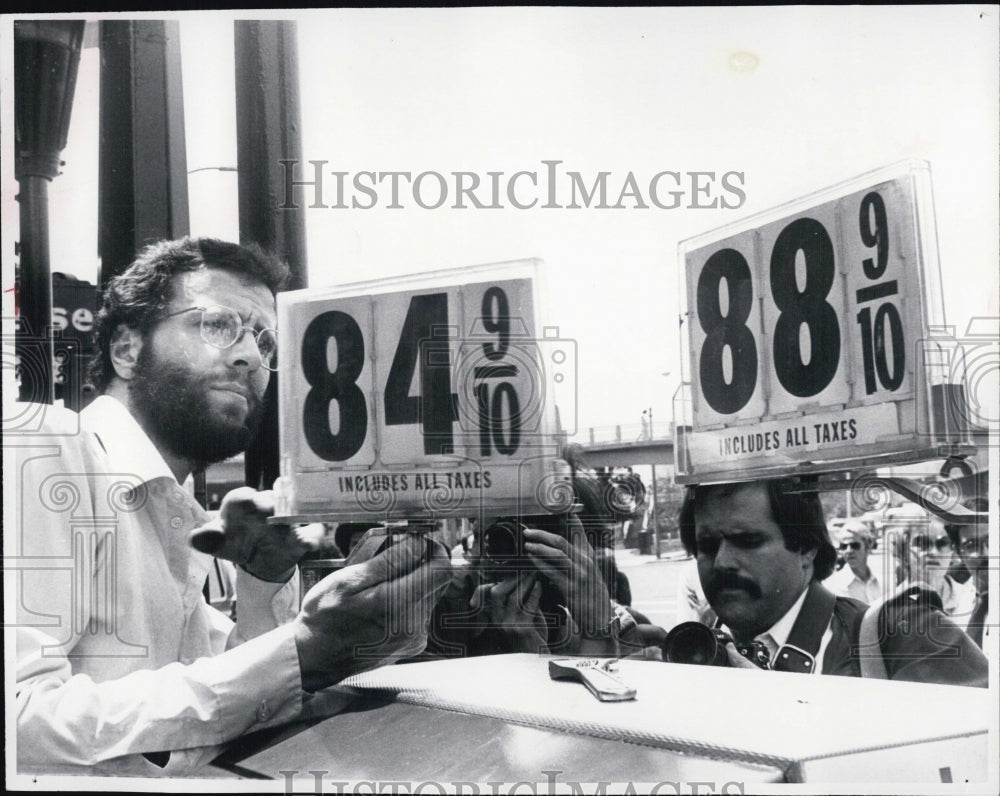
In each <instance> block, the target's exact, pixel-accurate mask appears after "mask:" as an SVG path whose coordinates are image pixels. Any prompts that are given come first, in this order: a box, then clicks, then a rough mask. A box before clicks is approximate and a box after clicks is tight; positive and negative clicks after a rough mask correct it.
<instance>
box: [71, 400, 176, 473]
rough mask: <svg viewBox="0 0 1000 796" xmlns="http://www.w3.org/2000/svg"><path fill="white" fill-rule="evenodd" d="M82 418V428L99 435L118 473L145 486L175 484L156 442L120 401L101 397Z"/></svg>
mask: <svg viewBox="0 0 1000 796" xmlns="http://www.w3.org/2000/svg"><path fill="white" fill-rule="evenodd" d="M80 416H81V418H82V422H83V425H84V426H85V427H86V428H87V429H88V430H89V431H92V432H93V433H94V434H96V435H97V438H98V439H99V440H100V442H101V445H103V446H104V450H105V451H106V452H107V454H108V458H109V459H110V460H111V464H112V465H113V467H114V468H115V469H116V470H118V471H119V472H122V473H129V474H132V475H136V476H138V477H139V478H140V479H141V480H142V481H143V482H144V483H146V482H149V481H152V480H153V479H154V478H163V477H167V478H170V479H171V480H173V481H174V483H176V481H177V479H176V478H174V474H173V473H172V472H171V471H170V467H168V466H167V463H166V462H165V461H164V460H163V456H161V455H160V452H159V450H157V448H156V446H155V445H154V444H153V441H152V440H151V439H150V438H149V437H148V436H147V435H146V432H145V431H143V430H142V426H140V425H139V422H138V421H137V420H136V419H135V417H133V416H132V413H131V412H129V410H128V409H127V408H126V407H125V405H124V404H123V403H122V402H121V401H119V400H118V399H116V398H112V397H111V396H110V395H100V396H98V397H97V398H95V399H94V400H93V401H91V403H90V405H89V406H88V407H87V408H86V409H84V410H83V412H81V413H80Z"/></svg>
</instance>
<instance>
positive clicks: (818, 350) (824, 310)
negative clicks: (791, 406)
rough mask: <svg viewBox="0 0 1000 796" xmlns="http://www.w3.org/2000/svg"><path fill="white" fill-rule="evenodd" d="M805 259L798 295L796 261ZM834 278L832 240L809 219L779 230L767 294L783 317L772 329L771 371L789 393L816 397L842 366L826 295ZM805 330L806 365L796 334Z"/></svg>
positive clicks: (837, 328)
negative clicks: (806, 345) (804, 279)
mask: <svg viewBox="0 0 1000 796" xmlns="http://www.w3.org/2000/svg"><path fill="white" fill-rule="evenodd" d="M799 251H801V252H802V253H803V255H804V257H805V271H806V285H805V289H804V290H803V291H802V292H801V293H800V292H799V290H798V285H797V284H796V280H795V258H796V256H797V254H798V252H799ZM834 276H835V267H834V256H833V242H832V241H831V240H830V236H829V235H828V234H827V231H826V229H825V228H824V227H823V225H822V224H820V223H819V222H818V221H816V220H815V219H812V218H798V219H796V220H795V221H793V222H792V223H791V224H789V225H788V226H787V227H785V228H784V229H783V230H781V233H780V234H779V235H778V239H777V240H776V241H775V242H774V249H773V250H772V251H771V295H772V296H773V297H774V303H775V304H776V305H777V307H778V309H779V310H781V314H780V315H778V320H777V323H775V326H774V371H775V374H776V375H777V377H778V381H779V382H781V386H782V387H784V388H785V389H786V390H787V391H788V392H789V393H791V394H792V395H794V396H796V397H799V398H807V397H809V396H812V395H817V394H819V393H820V392H822V391H823V390H824V389H826V387H827V385H829V384H830V382H831V381H833V377H834V376H835V375H836V373H837V367H838V365H839V364H840V323H839V322H838V320H837V312H836V310H834V308H833V307H832V306H830V304H828V303H827V301H826V297H827V296H828V295H829V294H830V288H831V287H833V280H834ZM802 324H805V325H806V326H807V328H808V329H809V344H810V345H809V349H810V351H809V363H808V364H806V363H805V361H803V357H802V349H801V346H800V344H799V333H800V330H801V327H802Z"/></svg>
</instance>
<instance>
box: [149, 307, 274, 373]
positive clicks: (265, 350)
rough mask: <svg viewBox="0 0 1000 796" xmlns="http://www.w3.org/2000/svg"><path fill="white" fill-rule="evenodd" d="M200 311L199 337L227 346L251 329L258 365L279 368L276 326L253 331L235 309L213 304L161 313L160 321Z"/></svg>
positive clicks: (212, 344) (268, 368)
mask: <svg viewBox="0 0 1000 796" xmlns="http://www.w3.org/2000/svg"><path fill="white" fill-rule="evenodd" d="M195 310H198V311H200V312H201V339H202V340H204V341H205V342H206V343H208V344H209V345H210V346H214V347H215V348H220V349H226V348H231V347H232V346H234V345H236V343H238V342H239V341H240V340H241V339H242V338H243V333H244V332H250V334H252V335H253V338H254V341H255V342H256V343H257V351H258V353H259V354H260V364H261V366H262V367H264V368H265V369H266V370H270V371H272V372H273V371H276V370H277V369H278V332H277V330H276V329H259V330H257V331H256V332H255V331H254V330H253V329H251V328H250V327H249V326H247V325H245V324H244V323H243V319H242V318H241V317H240V315H239V313H238V312H236V310H233V309H230V308H229V307H223V306H222V305H219V304H216V305H213V306H211V307H188V308H187V309H185V310H177V312H171V313H170V314H169V315H163V316H161V317H160V320H166V319H167V318H173V317H174V316H175V315H183V314H184V313H185V312H194V311H195Z"/></svg>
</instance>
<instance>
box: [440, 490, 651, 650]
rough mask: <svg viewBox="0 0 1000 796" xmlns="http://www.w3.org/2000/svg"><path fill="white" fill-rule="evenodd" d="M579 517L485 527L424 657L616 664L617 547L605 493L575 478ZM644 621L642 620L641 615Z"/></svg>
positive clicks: (505, 520) (619, 612) (498, 521)
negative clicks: (512, 656)
mask: <svg viewBox="0 0 1000 796" xmlns="http://www.w3.org/2000/svg"><path fill="white" fill-rule="evenodd" d="M573 491H574V498H575V500H576V502H577V503H578V504H579V505H578V509H577V510H576V511H574V512H572V513H568V514H563V515H545V516H531V517H528V516H525V517H520V518H512V517H500V518H486V519H485V521H484V522H483V524H482V529H481V530H479V529H477V532H476V539H475V544H474V549H473V553H472V555H471V556H470V561H469V566H466V567H456V568H455V569H454V571H453V575H452V583H451V585H450V586H449V588H448V590H447V591H446V592H445V595H444V597H443V598H442V599H441V601H440V602H439V604H438V606H437V607H436V609H435V611H434V614H433V617H432V621H431V628H430V632H429V640H428V645H427V650H426V652H425V653H424V655H423V656H421V657H422V658H437V657H460V656H470V655H489V654H499V653H509V652H533V653H535V652H551V653H554V654H562V655H598V656H603V655H607V656H615V655H619V654H625V653H627V652H628V651H633V650H634V649H641V648H642V646H643V644H642V643H641V642H640V641H635V643H634V647H628V645H625V647H624V648H623V647H622V646H621V645H620V644H619V637H620V632H619V630H620V627H621V619H619V618H617V617H619V616H622V617H626V627H632V626H634V625H635V624H636V622H635V621H634V620H631V621H629V619H628V618H627V617H628V616H629V613H628V610H627V609H625V608H623V607H620V606H618V605H617V604H616V603H615V602H614V601H613V600H612V598H611V595H610V589H609V586H608V583H611V584H612V586H611V588H616V587H615V585H614V584H615V583H616V580H617V579H616V578H615V567H614V561H613V554H612V555H609V553H610V551H607V552H605V553H604V555H602V556H599V555H597V554H596V553H595V546H596V547H597V549H605V548H606V546H607V545H608V544H610V540H611V539H613V522H614V514H613V510H612V508H611V505H612V501H611V500H609V497H608V496H609V491H608V487H607V485H605V484H603V483H602V482H600V480H599V479H597V478H596V477H595V476H592V475H590V474H588V473H585V472H581V471H577V472H576V473H575V475H574V476H573ZM640 616H641V615H640Z"/></svg>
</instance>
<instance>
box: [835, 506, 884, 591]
mask: <svg viewBox="0 0 1000 796" xmlns="http://www.w3.org/2000/svg"><path fill="white" fill-rule="evenodd" d="M838 535H839V540H840V541H839V543H838V545H837V549H838V550H839V551H840V555H842V556H843V557H844V566H843V567H842V568H841V569H839V570H837V571H836V572H834V573H833V574H832V575H831V576H830V577H829V578H827V579H826V580H825V581H823V585H824V586H826V588H828V589H829V590H830V591H832V592H833V593H834V594H837V595H840V596H841V597H853V598H854V599H855V600H861V602H863V603H869V604H871V603H873V602H876V601H877V600H880V599H882V582H881V581H880V580H879V576H878V573H877V572H875V571H873V570H872V568H871V567H869V566H868V557H869V556H870V555H871V553H872V550H873V549H874V547H875V539H874V537H873V536H872V533H871V531H870V530H868V526H867V525H865V524H864V523H863V522H860V521H858V520H848V521H847V522H846V523H844V525H843V526H842V527H841V528H840V531H839V534H838Z"/></svg>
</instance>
